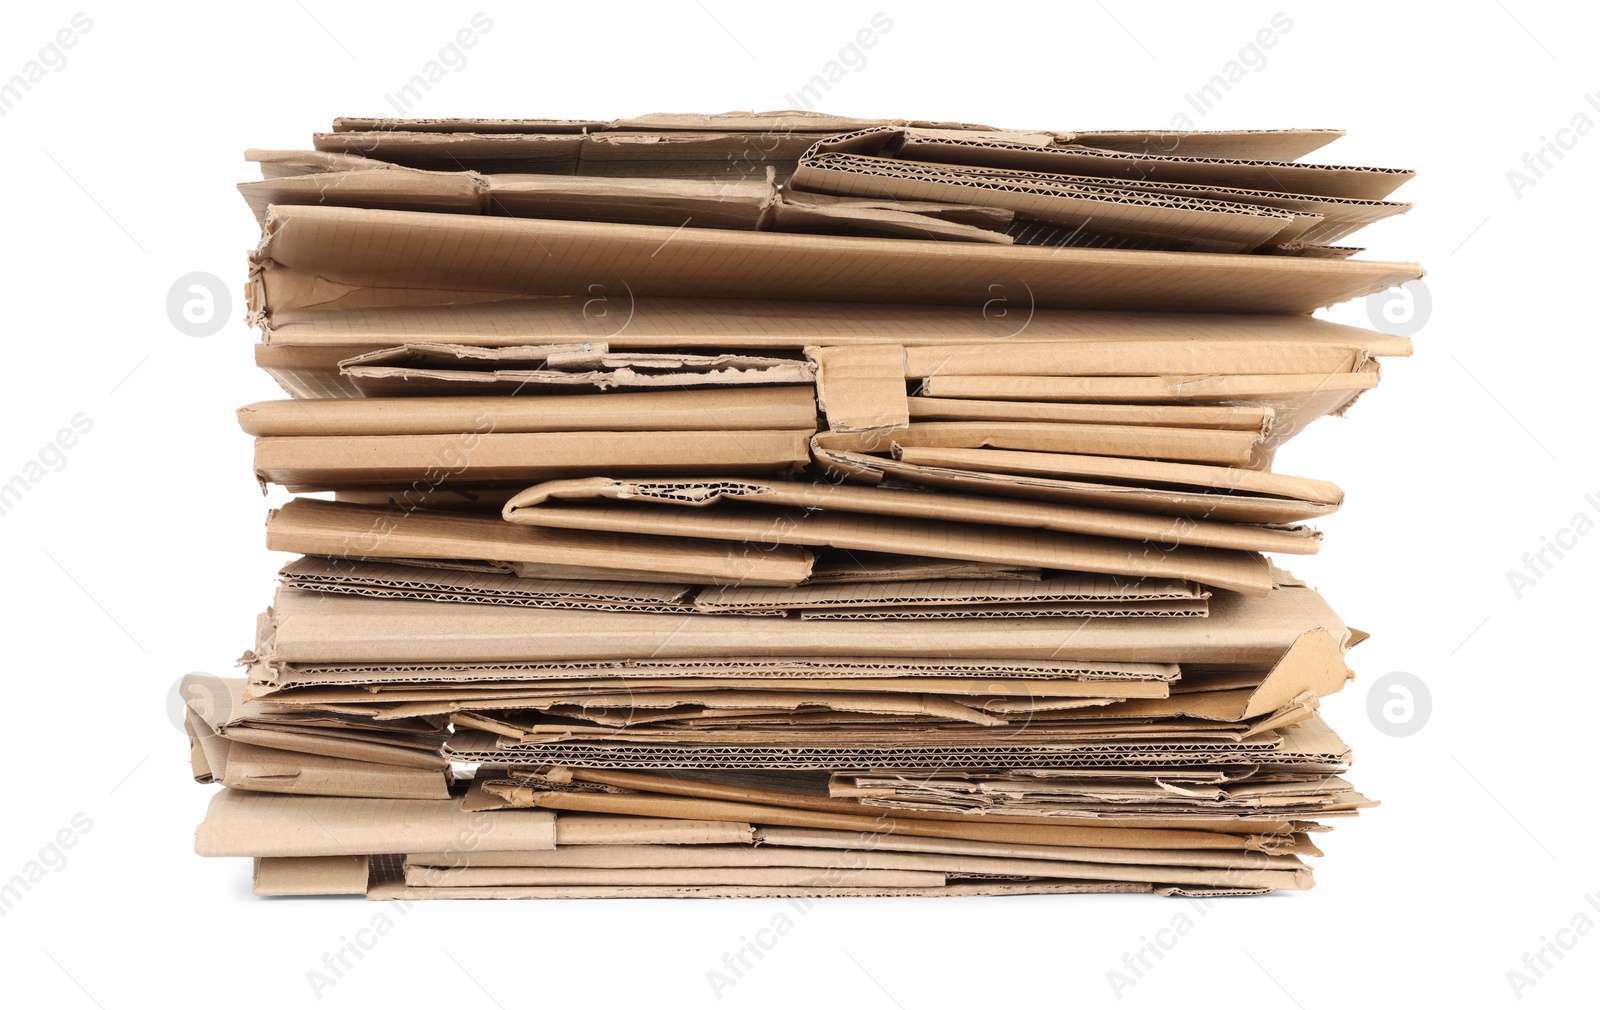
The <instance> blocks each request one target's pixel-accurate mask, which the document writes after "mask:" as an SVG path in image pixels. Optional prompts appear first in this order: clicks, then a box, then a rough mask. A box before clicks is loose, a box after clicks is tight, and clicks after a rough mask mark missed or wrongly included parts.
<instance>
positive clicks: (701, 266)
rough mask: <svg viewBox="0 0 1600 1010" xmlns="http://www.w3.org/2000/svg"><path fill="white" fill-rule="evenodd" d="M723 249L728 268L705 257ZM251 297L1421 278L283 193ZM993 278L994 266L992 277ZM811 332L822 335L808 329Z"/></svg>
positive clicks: (929, 293)
mask: <svg viewBox="0 0 1600 1010" xmlns="http://www.w3.org/2000/svg"><path fill="white" fill-rule="evenodd" d="M710 261H718V262H721V263H723V264H725V266H726V268H725V269H722V270H716V271H707V270H706V269H705V264H706V263H707V262H710ZM253 264H254V265H253V268H252V286H253V287H255V288H256V289H257V290H256V293H255V295H254V296H253V297H252V305H253V306H254V307H256V308H259V309H267V310H269V311H270V310H273V309H275V308H280V307H281V308H295V307H303V305H296V304H294V302H296V301H301V302H303V301H304V299H303V298H290V300H289V302H288V303H285V302H282V301H278V302H277V303H276V304H273V300H272V299H269V298H267V297H266V296H265V295H266V292H265V291H263V290H262V286H263V285H264V284H268V283H269V282H268V281H267V280H266V278H267V277H268V276H269V275H270V274H272V273H273V272H274V271H276V270H278V269H279V268H281V267H288V268H290V269H292V270H295V271H299V272H300V273H301V274H304V275H309V276H313V277H316V278H320V279H323V280H325V281H329V282H332V283H334V284H342V285H346V286H350V287H357V288H360V287H371V288H380V287H381V288H398V289H406V288H432V289H442V290H454V289H460V290H469V291H482V292H486V293H500V294H510V295H573V294H581V293H585V292H586V291H587V287H588V285H590V284H593V283H595V282H596V278H605V277H626V278H628V284H629V289H630V290H631V291H632V292H633V296H634V297H640V298H648V297H653V296H671V297H690V298H693V297H724V298H726V297H735V298H774V299H783V298H820V299H829V300H838V301H873V300H886V301H896V302H904V301H910V302H929V303H933V304H946V305H950V304H957V305H959V304H967V305H978V304H982V303H983V302H984V301H985V300H986V299H987V298H989V297H990V292H989V291H988V288H987V285H988V284H990V283H1014V284H1015V285H1016V286H1017V288H1018V289H1019V290H1020V289H1021V288H1022V287H1023V286H1024V285H1025V286H1026V287H1027V289H1028V290H1029V291H1031V292H1032V298H1033V302H1034V304H1035V305H1036V306H1037V307H1039V308H1076V309H1130V308H1139V309H1143V310H1146V311H1148V310H1151V309H1156V310H1159V311H1168V312H1192V311H1214V312H1220V311H1231V312H1241V311H1244V312H1266V313H1300V312H1309V311H1312V310H1314V309H1316V308H1320V307H1322V306H1324V305H1331V304H1333V303H1336V302H1340V301H1345V300H1347V299H1350V298H1359V297H1362V296H1364V295H1367V294H1370V293H1372V292H1374V291H1381V290H1384V289H1385V288H1388V287H1392V286H1395V285H1398V284H1402V283H1404V282H1406V281H1408V280H1415V279H1416V278H1417V277H1419V276H1420V275H1421V269H1420V267H1418V266H1416V265H1415V264H1409V263H1382V262H1365V261H1360V260H1329V259H1316V258H1308V257H1279V256H1224V255H1208V254H1199V253H1164V252H1123V251H1116V250H1103V249H1061V248H1056V249H1043V248H1034V247H1025V246H999V245H988V244H980V243H948V242H925V241H917V240H913V239H874V238H846V237H834V236H811V235H803V236H796V235H775V234H771V233H765V232H750V233H746V232H732V231H722V230H718V229H698V230H697V229H683V230H682V231H681V232H675V231H674V230H673V229H670V228H664V227H648V226H643V225H619V224H595V223H589V222H565V221H538V220H513V219H503V218H489V217H477V216H467V215H459V214H427V213H417V212H411V211H386V210H363V209H352V208H342V207H275V208H273V209H272V211H271V213H270V214H269V216H268V220H267V226H266V234H265V236H264V238H263V240H262V243H261V245H260V247H259V248H258V249H257V251H256V252H255V254H254V256H253ZM991 279H992V280H991ZM813 342H814V341H813Z"/></svg>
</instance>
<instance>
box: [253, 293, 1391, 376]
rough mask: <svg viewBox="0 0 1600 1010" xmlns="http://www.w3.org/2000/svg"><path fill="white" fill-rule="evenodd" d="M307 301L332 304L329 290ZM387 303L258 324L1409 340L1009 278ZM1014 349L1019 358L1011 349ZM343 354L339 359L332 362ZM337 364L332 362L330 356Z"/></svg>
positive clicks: (615, 335)
mask: <svg viewBox="0 0 1600 1010" xmlns="http://www.w3.org/2000/svg"><path fill="white" fill-rule="evenodd" d="M322 286H323V288H324V289H325V291H324V293H323V294H320V295H319V294H316V293H314V292H311V293H308V294H309V296H310V297H311V298H312V299H318V300H320V299H331V303H332V304H337V303H338V302H339V301H340V298H339V296H338V295H337V293H336V292H337V291H338V290H339V286H338V285H333V286H331V287H330V286H328V285H326V284H325V283H324V284H323V285H322ZM463 297H464V298H465V299H466V300H465V301H459V300H458V301H452V300H450V299H440V300H438V301H436V302H435V303H433V304H427V303H415V304H408V305H395V306H393V307H367V308H362V307H354V306H348V307H343V308H332V307H330V308H305V307H295V306H292V305H286V304H284V303H283V302H280V301H274V303H273V305H272V306H271V309H272V311H271V313H270V315H269V316H268V317H266V318H263V319H261V320H260V324H261V325H262V327H263V338H264V339H265V340H267V341H268V342H269V343H270V344H274V345H292V346H310V345H324V346H342V347H358V348H372V347H392V346H395V345H397V344H404V343H409V342H415V341H418V340H437V341H442V342H446V343H454V344H480V345H485V346H502V347H503V346H510V345H513V344H549V343H570V342H574V341H584V340H589V341H599V342H604V343H606V344H607V345H608V346H609V347H611V348H614V349H634V348H652V347H654V348H669V349H670V348H682V347H699V346H717V347H744V348H751V349H762V348H764V349H776V348H789V349H800V348H804V347H806V346H811V345H814V346H830V347H832V346H841V345H846V344H900V345H902V346H928V345H935V344H983V343H988V344H996V343H997V342H1000V341H1005V342H1006V343H1011V342H1013V341H1014V342H1017V343H1019V344H1030V343H1035V342H1041V341H1042V342H1057V343H1062V342H1069V341H1080V340H1081V341H1087V342H1092V343H1099V344H1120V345H1132V344H1144V343H1149V342H1156V343H1180V344H1186V343H1210V342H1215V341H1227V342H1235V343H1237V342H1243V341H1262V342H1267V343H1289V342H1292V343H1305V344H1310V343H1316V344H1334V345H1338V346H1343V347H1359V348H1362V349H1363V350H1364V351H1365V352H1366V354H1367V355H1368V356H1379V355H1401V356H1403V355H1407V354H1410V353H1411V341H1410V340H1408V339H1406V338H1404V337H1392V336H1389V335H1387V334H1383V333H1378V332H1376V331H1374V330H1368V329H1362V328H1360V327H1355V326H1345V325H1342V324H1339V323H1330V322H1328V321H1326V320H1322V319H1316V318H1313V317H1311V316H1281V315H1244V314H1239V313H1233V314H1226V315H1223V314H1217V315H1210V314H1175V313H1160V312H1153V311H1145V312H1138V311H1134V312H1077V311H1068V310H1059V309H1047V308H1043V307H1041V306H1040V305H1038V303H1037V300H1036V299H1034V298H1033V297H1032V296H1031V294H1030V293H1029V291H1028V290H1027V289H1025V288H1022V287H1020V286H1019V285H1016V284H1015V283H1012V282H1009V281H1004V280H1002V281H1000V282H998V284H997V286H995V287H992V288H986V289H984V292H983V298H982V300H981V301H978V302H975V303H972V304H968V305H958V306H951V305H926V304H908V303H906V302H904V301H903V300H899V301H889V300H886V301H885V302H883V303H873V302H860V303H850V302H826V301H753V300H738V299H712V298H685V297H665V298H645V297H642V296H640V295H639V294H638V293H637V292H635V291H634V289H633V287H632V286H631V284H629V283H627V282H625V281H624V280H623V279H622V278H620V277H610V278H602V279H601V280H599V281H597V282H595V286H594V287H592V288H589V289H585V290H584V291H583V292H581V293H579V294H575V295H570V296H549V297H531V298H529V297H514V296H507V295H496V294H482V293H480V294H476V295H474V294H472V293H466V294H465V295H464V296H463ZM1019 353H1020V352H1019ZM344 356H346V357H348V356H349V355H348V354H346V355H344ZM332 360H334V361H337V358H334V359H332Z"/></svg>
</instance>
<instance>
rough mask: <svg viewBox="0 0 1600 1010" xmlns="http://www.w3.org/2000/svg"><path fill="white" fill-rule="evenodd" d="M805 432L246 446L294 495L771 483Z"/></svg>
mask: <svg viewBox="0 0 1600 1010" xmlns="http://www.w3.org/2000/svg"><path fill="white" fill-rule="evenodd" d="M810 435H811V431H810V430H794V431H781V430H780V431H715V430H713V431H584V432H576V431H566V432H520V433H512V432H495V431H484V430H482V429H475V430H472V431H466V432H459V433H456V434H452V435H338V436H332V435H301V436H294V437H289V438H278V437H268V438H258V439H256V452H255V471H256V477H257V479H258V480H260V481H261V482H262V483H273V484H282V485H284V486H286V487H289V488H292V489H296V490H304V491H309V490H318V491H330V490H336V489H339V488H359V487H381V486H384V485H406V484H410V483H412V482H414V481H416V482H421V483H423V484H428V485H438V484H447V483H471V482H483V481H506V482H514V481H520V482H522V483H529V482H531V481H537V480H546V479H550V478H554V477H576V476H585V475H588V474H592V473H594V472H595V471H597V470H599V471H613V472H618V473H652V472H656V473H660V472H666V473H692V472H702V473H718V472H733V473H738V472H741V471H745V472H753V473H780V472H784V471H788V470H795V469H798V468H799V467H801V466H804V465H805V463H806V462H807V461H809V460H810V458H811V454H810V449H809V445H808V439H809V438H810Z"/></svg>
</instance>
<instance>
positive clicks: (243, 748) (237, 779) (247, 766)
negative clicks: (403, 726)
mask: <svg viewBox="0 0 1600 1010" xmlns="http://www.w3.org/2000/svg"><path fill="white" fill-rule="evenodd" d="M226 768H227V770H226V772H225V774H224V775H223V776H222V778H221V782H222V784H223V785H225V786H227V787H228V788H230V789H241V790H250V791H252V792H267V793H289V794H293V795H297V796H367V797H379V798H392V799H402V800H447V799H449V798H450V789H449V782H448V774H447V773H446V772H444V771H441V770H439V769H432V770H429V769H424V768H402V767H398V766H396V765H383V764H367V763H365V762H360V761H352V760H350V759H348V758H331V757H322V756H318V755H313V754H295V753H292V752H290V751H282V750H270V749H268V748H266V747H256V746H254V745H252V744H246V743H239V742H233V743H230V744H229V746H228V759H227V766H226Z"/></svg>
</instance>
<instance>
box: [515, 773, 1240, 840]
mask: <svg viewBox="0 0 1600 1010" xmlns="http://www.w3.org/2000/svg"><path fill="white" fill-rule="evenodd" d="M498 791H500V792H501V793H502V794H503V795H505V796H506V797H507V799H508V800H509V801H510V802H512V803H513V804H514V805H516V806H517V807H521V808H528V807H532V808H538V809H543V810H558V811H563V812H564V811H568V810H575V811H585V812H608V813H628V814H634V815H643V816H654V817H678V816H690V817H700V818H704V817H708V816H710V817H716V818H721V819H736V820H745V821H748V822H750V823H754V824H759V825H762V826H765V825H768V824H771V825H777V826H781V827H805V828H829V829H832V830H846V831H851V830H854V831H862V832H866V833H868V834H869V835H873V834H908V835H917V836H922V837H930V838H961V839H969V840H973V841H984V842H1001V843H1020V844H1025V845H1056V846H1083V847H1088V848H1119V849H1125V848H1147V849H1240V850H1242V849H1247V848H1248V847H1249V846H1248V842H1247V840H1246V839H1243V838H1240V837H1238V836H1234V835H1227V834H1221V833H1213V832H1204V831H1182V830H1168V831H1162V830H1155V829H1150V830H1135V829H1128V828H1115V827H1096V826H1078V825H1065V824H1063V825H1060V826H1055V825H1037V824H1010V823H1005V824H999V823H987V822H981V823H980V822H961V821H935V820H920V819H910V818H900V817H893V816H888V815H878V816H865V815H854V814H835V813H825V812H821V811H811V810H798V809H791V808H786V807H774V806H764V805H761V804H755V803H736V802H728V801H722V800H703V799H695V798H691V797H675V796H659V795H653V794H644V793H633V794H622V795H608V794H603V793H570V792H563V793H557V792H539V791H537V790H534V789H530V788H527V787H525V786H517V785H514V784H511V783H506V784H505V786H504V787H502V788H500V789H499V790H498ZM508 812H509V811H508Z"/></svg>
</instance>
